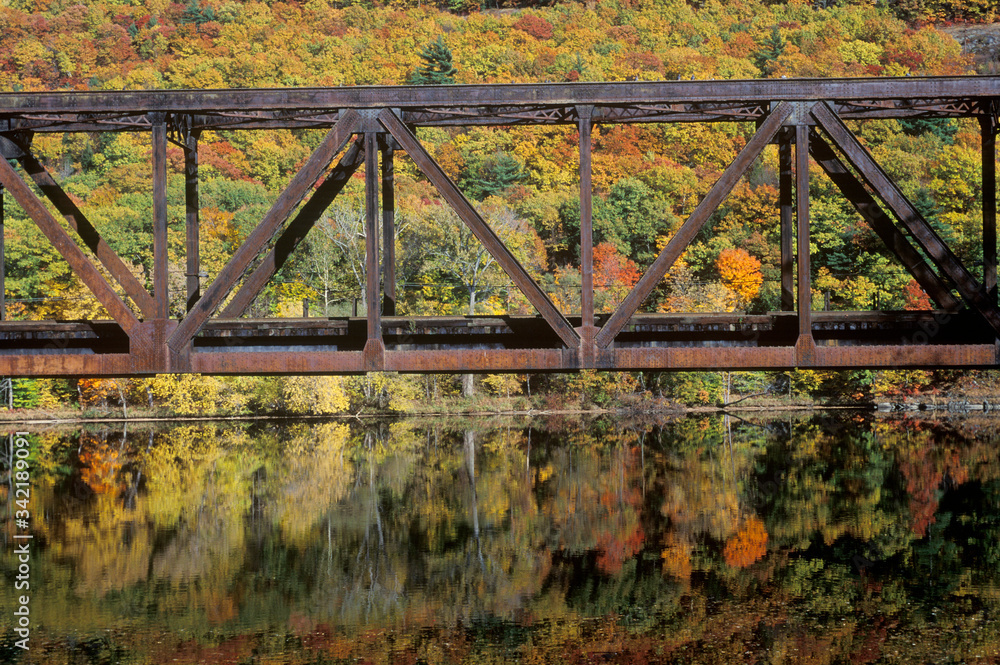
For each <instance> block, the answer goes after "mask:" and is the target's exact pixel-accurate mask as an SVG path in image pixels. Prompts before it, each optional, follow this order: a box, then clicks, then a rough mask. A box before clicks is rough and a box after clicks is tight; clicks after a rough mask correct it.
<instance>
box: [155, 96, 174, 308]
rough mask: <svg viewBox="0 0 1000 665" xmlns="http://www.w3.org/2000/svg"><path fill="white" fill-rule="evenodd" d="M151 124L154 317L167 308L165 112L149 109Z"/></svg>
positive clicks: (168, 303)
mask: <svg viewBox="0 0 1000 665" xmlns="http://www.w3.org/2000/svg"><path fill="white" fill-rule="evenodd" d="M150 120H151V121H152V125H153V300H155V301H156V318H157V319H166V318H167V317H168V315H169V310H170V294H169V292H168V289H167V122H166V114H165V113H151V114H150Z"/></svg>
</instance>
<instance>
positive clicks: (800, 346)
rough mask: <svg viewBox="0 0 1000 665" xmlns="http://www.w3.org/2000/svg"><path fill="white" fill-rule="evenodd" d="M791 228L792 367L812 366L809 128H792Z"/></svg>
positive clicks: (813, 345)
mask: <svg viewBox="0 0 1000 665" xmlns="http://www.w3.org/2000/svg"><path fill="white" fill-rule="evenodd" d="M795 225H796V229H797V230H798V236H797V240H798V242H797V245H796V247H795V250H796V252H795V258H796V264H797V266H798V275H797V282H798V293H797V294H796V299H795V302H796V305H797V306H798V320H799V330H798V332H799V336H798V339H797V340H796V342H795V355H796V358H795V364H796V366H798V367H802V366H809V365H812V364H813V363H814V362H815V361H816V357H815V350H816V342H815V341H814V340H813V333H812V268H811V264H812V261H811V258H812V257H811V256H810V251H809V230H810V229H809V126H808V125H802V124H800V125H796V126H795Z"/></svg>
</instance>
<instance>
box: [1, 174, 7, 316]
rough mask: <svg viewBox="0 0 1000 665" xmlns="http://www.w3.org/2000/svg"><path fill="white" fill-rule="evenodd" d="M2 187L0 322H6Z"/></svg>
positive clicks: (5, 256)
mask: <svg viewBox="0 0 1000 665" xmlns="http://www.w3.org/2000/svg"><path fill="white" fill-rule="evenodd" d="M3 225H4V214H3V185H0V321H6V320H7V254H6V252H5V249H6V248H5V247H4V242H3V236H4V226H3Z"/></svg>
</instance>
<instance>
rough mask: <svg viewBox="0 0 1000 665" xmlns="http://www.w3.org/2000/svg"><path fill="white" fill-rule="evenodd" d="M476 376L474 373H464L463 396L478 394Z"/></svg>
mask: <svg viewBox="0 0 1000 665" xmlns="http://www.w3.org/2000/svg"><path fill="white" fill-rule="evenodd" d="M475 378H476V377H475V375H473V374H463V375H462V397H472V396H473V395H475V394H476V384H475V381H474V379H475Z"/></svg>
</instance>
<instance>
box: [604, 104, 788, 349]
mask: <svg viewBox="0 0 1000 665" xmlns="http://www.w3.org/2000/svg"><path fill="white" fill-rule="evenodd" d="M791 113H792V105H791V104H788V103H785V102H782V103H781V104H779V105H778V106H777V107H776V108H775V109H774V111H772V112H771V115H769V116H768V117H767V119H766V120H765V121H764V122H763V123H762V124H761V126H760V129H758V130H757V133H756V134H754V135H753V138H751V139H750V140H749V141H748V142H747V144H746V146H744V148H743V150H741V151H740V154H738V155H737V156H736V159H734V160H733V162H732V163H731V164H730V165H729V166H728V167H727V168H726V170H725V171H724V172H723V174H722V176H721V177H720V178H719V180H718V181H716V183H715V184H714V185H713V186H712V189H711V190H710V191H709V192H708V194H707V195H705V198H703V199H702V200H701V202H700V203H699V204H698V207H697V208H695V211H694V212H693V213H691V216H690V217H688V219H687V221H686V222H684V224H683V225H682V226H681V228H680V229H678V230H677V233H675V234H674V236H673V237H672V238H671V239H670V241H669V242H668V243H667V246H666V247H664V248H663V250H662V251H661V252H660V254H659V256H657V257H656V259H655V260H654V261H653V263H652V265H650V266H649V268H648V269H647V270H646V272H645V273H644V274H643V276H642V277H641V278H640V279H639V281H638V282H637V283H636V285H635V286H634V287H632V290H631V291H629V293H628V295H627V296H625V299H624V300H623V301H622V302H621V304H620V305H618V307H617V309H615V311H614V313H613V314H612V315H611V318H609V319H608V320H607V321H606V322H605V323H604V325H603V326H602V327H601V330H600V332H598V333H597V337H596V343H597V346H598V348H607V347H608V346H610V344H611V342H613V341H614V339H615V336H617V335H618V333H619V332H621V330H622V328H624V327H625V325H626V324H627V323H628V320H629V319H630V318H631V317H632V315H633V314H635V313H636V311H637V310H638V309H639V306H640V305H642V303H643V301H644V300H646V298H648V297H649V294H650V293H652V292H653V289H654V288H656V285H657V283H659V281H660V280H661V279H663V276H664V275H666V274H667V271H668V270H670V268H671V266H673V265H674V263H675V262H676V261H677V259H678V258H680V255H681V254H682V253H683V252H684V250H685V249H687V247H688V245H690V244H691V242H692V241H693V240H694V239H695V237H696V236H697V235H698V232H699V231H701V227H702V226H704V225H705V222H707V221H708V218H709V217H710V216H711V215H712V213H714V212H715V210H716V209H717V208H718V207H719V205H720V204H721V203H722V201H723V200H725V198H726V197H727V196H729V192H731V191H732V189H733V187H734V186H736V183H737V182H739V179H740V178H742V177H743V174H744V173H746V172H747V170H748V169H749V168H750V166H751V165H752V164H753V162H754V160H756V159H757V157H758V156H759V155H760V153H761V152H763V150H764V147H765V146H767V144H768V143H770V142H771V140H772V139H773V138H774V136H775V135H776V134H777V133H778V130H779V129H781V125H782V123H784V122H785V120H787V119H788V117H789V116H790V115H791Z"/></svg>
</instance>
